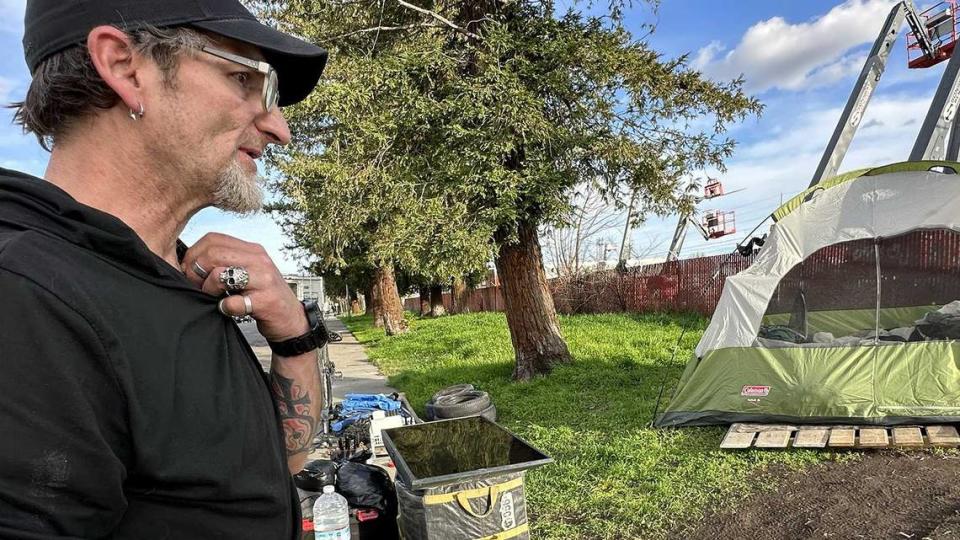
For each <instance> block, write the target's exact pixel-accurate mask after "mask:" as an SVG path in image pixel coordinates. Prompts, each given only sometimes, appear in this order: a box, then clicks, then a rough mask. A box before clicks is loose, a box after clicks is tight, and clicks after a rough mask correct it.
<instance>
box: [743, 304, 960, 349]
mask: <svg viewBox="0 0 960 540" xmlns="http://www.w3.org/2000/svg"><path fill="white" fill-rule="evenodd" d="M950 339H960V300H954V301H953V302H950V303H949V304H946V305H945V306H943V307H942V308H940V309H938V310H936V311H930V312H928V313H926V314H924V316H923V317H921V318H920V319H918V320H916V321H914V326H902V327H899V328H892V329H883V328H881V329H880V331H879V332H877V331H876V330H872V329H871V330H861V331H859V332H854V333H852V334H850V335H848V336H842V337H834V335H833V334H832V333H830V332H815V333H814V334H813V335H812V336H810V337H809V338H808V337H807V336H804V335H803V334H802V333H800V332H798V331H796V330H794V329H793V328H790V327H788V326H781V325H767V326H761V327H760V332H759V334H758V336H757V344H758V345H761V346H763V347H768V348H781V347H797V346H799V347H823V346H828V347H843V346H853V345H869V344H871V343H874V342H875V341H888V342H899V343H903V342H908V341H935V340H950Z"/></svg>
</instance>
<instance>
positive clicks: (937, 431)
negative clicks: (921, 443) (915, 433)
mask: <svg viewBox="0 0 960 540" xmlns="http://www.w3.org/2000/svg"><path fill="white" fill-rule="evenodd" d="M927 441H928V442H929V443H930V445H931V446H960V435H958V434H957V428H955V427H953V426H927Z"/></svg>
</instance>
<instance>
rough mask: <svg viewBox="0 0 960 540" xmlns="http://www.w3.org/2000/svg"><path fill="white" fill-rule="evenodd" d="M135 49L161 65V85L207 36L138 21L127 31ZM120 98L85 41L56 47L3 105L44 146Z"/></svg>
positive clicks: (171, 78) (172, 83) (171, 79)
mask: <svg viewBox="0 0 960 540" xmlns="http://www.w3.org/2000/svg"><path fill="white" fill-rule="evenodd" d="M128 35H129V36H130V39H131V41H132V42H133V47H134V49H135V50H136V51H137V52H138V53H139V54H142V55H144V56H147V57H149V58H151V59H152V60H153V61H154V62H155V63H156V64H157V66H158V67H159V68H160V71H161V74H162V77H163V84H164V85H165V86H167V87H168V88H175V87H176V84H175V82H176V74H177V67H178V66H179V61H180V55H181V54H182V53H184V52H186V53H187V54H194V53H195V52H196V51H198V50H200V48H201V47H203V46H204V45H205V44H206V43H207V39H206V38H205V37H204V36H203V34H201V33H200V32H198V31H196V30H192V29H190V28H184V27H178V28H162V29H161V28H156V27H154V26H151V25H147V24H141V25H140V26H139V27H138V28H137V29H136V30H134V31H132V32H128ZM119 100H120V97H119V96H118V95H117V94H116V92H114V91H113V89H112V88H110V86H108V85H107V84H106V83H105V82H104V81H103V79H101V78H100V74H99V73H97V69H96V67H94V65H93V62H92V61H91V59H90V52H89V51H88V50H87V46H86V44H81V45H75V46H73V47H71V48H69V49H66V50H64V51H61V52H58V53H56V54H54V55H52V56H50V57H49V58H47V59H46V60H44V61H43V62H41V63H40V65H39V66H37V69H36V71H34V73H33V81H32V82H31V83H30V89H29V90H27V96H26V98H24V100H23V101H18V102H14V103H11V104H10V105H8V107H9V108H11V109H14V122H15V123H16V124H19V125H20V126H21V127H23V132H24V133H33V134H34V135H36V137H37V140H38V141H39V142H40V146H42V147H43V148H44V149H46V150H47V151H50V149H51V148H52V147H53V145H54V144H56V142H57V141H58V140H60V139H62V138H63V137H64V136H65V135H66V134H67V133H68V132H69V131H70V129H71V128H72V127H73V126H74V125H75V124H76V122H77V121H78V120H80V119H82V118H84V117H86V116H89V115H91V114H93V113H94V112H96V110H97V109H101V110H106V109H110V108H112V107H113V106H114V105H116V104H117V102H118V101H119Z"/></svg>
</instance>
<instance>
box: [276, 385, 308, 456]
mask: <svg viewBox="0 0 960 540" xmlns="http://www.w3.org/2000/svg"><path fill="white" fill-rule="evenodd" d="M270 378H271V381H272V383H271V386H272V389H273V399H274V401H275V402H276V404H277V410H278V411H280V419H281V421H282V423H283V436H284V440H285V441H286V444H287V455H288V456H292V455H295V454H299V453H302V452H308V451H309V450H310V442H311V441H312V440H313V435H314V433H315V432H316V428H317V420H316V419H315V418H314V416H313V414H312V411H311V405H312V403H311V401H310V393H309V392H307V391H306V390H305V389H304V388H303V387H302V386H301V385H300V384H298V383H297V382H296V381H294V380H293V379H288V378H286V377H284V376H283V375H280V374H278V373H277V372H276V371H274V372H272V373H271V374H270Z"/></svg>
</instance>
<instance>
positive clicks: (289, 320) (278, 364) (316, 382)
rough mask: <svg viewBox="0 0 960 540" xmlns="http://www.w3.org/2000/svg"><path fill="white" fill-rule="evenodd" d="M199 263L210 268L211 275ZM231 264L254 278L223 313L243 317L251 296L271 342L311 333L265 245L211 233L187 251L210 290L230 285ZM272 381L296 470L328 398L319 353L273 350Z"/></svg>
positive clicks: (190, 272)
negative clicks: (225, 275)
mask: <svg viewBox="0 0 960 540" xmlns="http://www.w3.org/2000/svg"><path fill="white" fill-rule="evenodd" d="M195 265H198V266H199V267H200V268H201V269H203V270H204V271H206V272H208V274H207V277H206V278H204V277H203V276H201V275H200V272H199V271H198V270H196V268H195ZM230 266H241V267H243V269H244V270H246V271H247V274H248V275H249V277H250V281H249V282H248V283H247V285H246V287H244V289H243V290H242V291H235V292H231V293H230V294H231V296H227V297H226V298H225V300H224V301H223V309H224V311H226V312H227V313H229V314H231V315H236V316H239V315H243V314H244V301H243V297H244V296H246V297H248V298H249V299H250V302H251V304H252V305H253V311H252V312H251V313H250V316H251V317H253V319H254V320H255V321H256V322H257V330H259V331H260V334H261V335H263V337H265V338H267V339H268V340H269V341H284V340H287V339H291V338H295V337H299V336H301V335H303V334H305V333H307V331H308V330H309V329H310V327H309V323H308V322H307V317H306V314H305V313H304V311H303V305H302V304H300V302H299V301H298V300H297V297H296V295H294V294H293V291H292V290H291V289H290V287H289V286H288V285H287V283H286V281H284V279H283V276H281V275H280V271H279V270H278V269H277V266H276V265H275V264H273V260H271V259H270V256H269V255H267V252H266V250H264V249H263V247H262V246H260V245H257V244H251V243H249V242H244V241H243V240H240V239H237V238H233V237H232V236H226V235H223V234H217V233H209V234H207V235H205V236H204V237H203V238H201V239H200V240H198V241H197V243H196V244H194V245H193V246H192V247H190V249H188V250H187V252H186V254H185V255H184V257H183V268H182V270H183V272H184V274H185V275H186V276H187V279H189V280H190V281H192V282H193V283H194V284H195V285H196V286H197V287H198V288H200V289H202V290H203V291H204V292H205V293H207V294H209V295H211V296H215V297H222V296H224V295H225V294H226V293H227V288H226V286H225V285H224V284H223V283H222V282H221V281H220V273H221V272H223V271H224V270H226V269H227V268H228V267H230ZM270 380H271V385H270V386H271V390H272V393H273V401H274V404H275V405H276V407H277V411H278V412H279V413H280V418H281V423H282V426H281V427H282V429H283V434H284V443H285V444H286V447H287V467H288V468H289V470H290V472H291V474H294V473H297V472H298V471H300V469H301V468H303V464H304V462H305V461H306V458H307V454H308V453H309V451H310V443H311V442H312V441H313V437H314V435H315V434H316V432H317V424H318V422H319V421H320V413H321V410H320V409H321V407H322V403H323V399H322V396H321V394H320V392H321V389H320V366H319V363H318V362H317V351H310V352H308V353H305V354H302V355H299V356H293V357H281V356H278V355H276V354H274V355H273V359H272V362H271V364H270Z"/></svg>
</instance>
